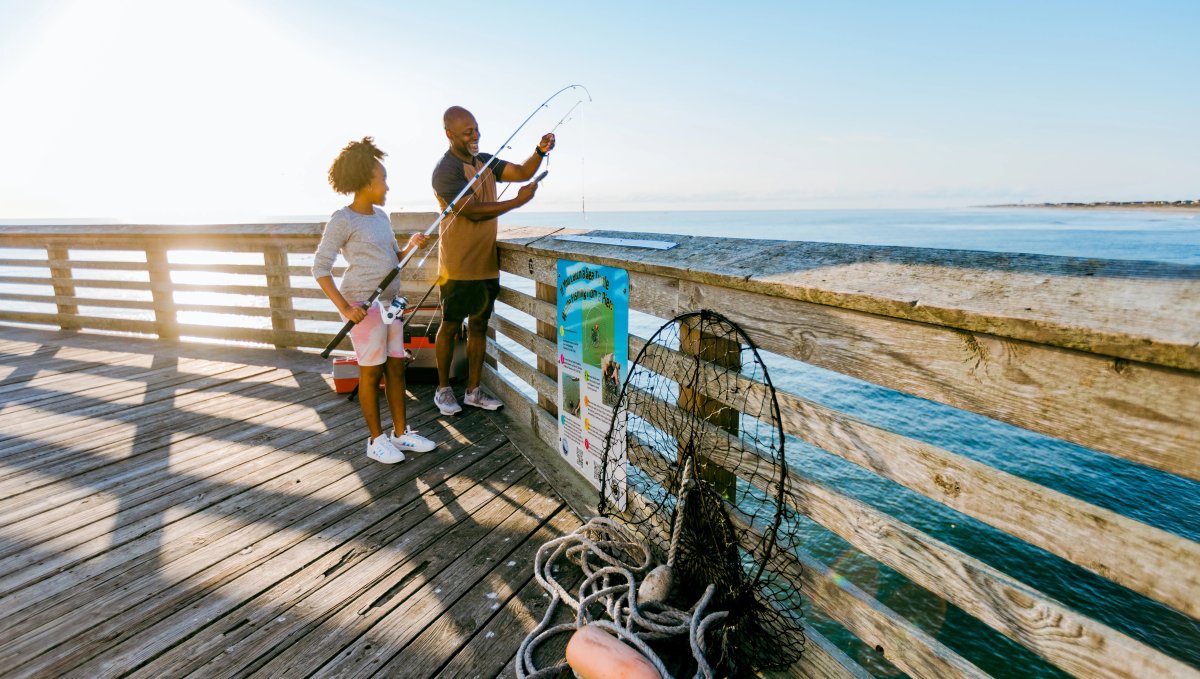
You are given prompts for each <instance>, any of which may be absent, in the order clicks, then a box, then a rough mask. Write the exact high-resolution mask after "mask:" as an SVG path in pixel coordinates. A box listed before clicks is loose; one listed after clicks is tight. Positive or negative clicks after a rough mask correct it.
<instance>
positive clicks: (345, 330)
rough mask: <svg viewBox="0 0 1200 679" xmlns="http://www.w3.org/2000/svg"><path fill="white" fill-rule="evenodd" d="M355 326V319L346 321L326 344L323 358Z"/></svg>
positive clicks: (363, 306)
mask: <svg viewBox="0 0 1200 679" xmlns="http://www.w3.org/2000/svg"><path fill="white" fill-rule="evenodd" d="M388 282H389V283H390V282H391V281H388ZM369 306H370V304H369V303H368V304H363V305H362V308H364V309H366V308H367V307H369ZM353 327H354V321H346V324H345V325H343V326H342V329H341V330H339V331H338V334H337V335H335V336H334V338H333V341H331V342H330V343H329V344H326V345H325V350H324V351H322V352H321V358H329V352H331V351H333V350H334V349H336V348H337V345H339V344H341V343H342V340H344V339H346V335H349V334H350V328H353Z"/></svg>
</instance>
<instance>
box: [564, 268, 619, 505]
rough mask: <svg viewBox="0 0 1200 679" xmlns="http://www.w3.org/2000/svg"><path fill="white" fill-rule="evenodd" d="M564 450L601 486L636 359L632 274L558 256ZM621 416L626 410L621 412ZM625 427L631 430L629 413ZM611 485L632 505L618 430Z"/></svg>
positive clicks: (612, 493)
mask: <svg viewBox="0 0 1200 679" xmlns="http://www.w3.org/2000/svg"><path fill="white" fill-rule="evenodd" d="M556 320H557V321H558V444H559V450H558V452H559V453H560V454H561V455H563V456H564V457H565V458H567V460H568V461H570V463H571V465H572V466H574V467H575V468H576V469H578V470H579V473H581V474H583V476H584V478H586V479H587V480H588V481H590V482H591V484H592V485H593V486H595V487H596V488H597V489H599V488H600V477H601V472H602V471H603V468H602V465H603V455H604V441H605V438H606V437H607V434H608V428H609V426H611V424H612V422H613V411H614V410H615V409H616V407H617V398H618V396H620V393H621V383H622V382H623V381H624V380H625V374H626V370H627V366H628V363H629V273H628V272H627V271H625V270H624V269H616V268H613V267H610V266H597V265H594V264H585V263H583V262H573V261H570V260H566V259H560V260H558V315H557V317H556ZM619 415H620V417H621V418H624V417H625V413H624V412H622V413H620V414H619ZM617 426H618V431H619V432H624V431H625V425H624V421H623V419H622V420H621V421H618V424H617ZM608 459H609V477H610V478H609V479H608V481H609V482H608V483H607V484H605V485H607V486H608V487H607V488H605V489H604V490H603V492H604V493H605V494H606V495H607V496H608V499H609V501H611V502H612V503H613V504H614V505H615V506H616V507H617V509H618V510H624V509H625V488H626V472H627V469H626V467H627V462H628V457H627V456H626V451H625V436H624V435H623V434H622V435H620V436H614V437H613V440H612V441H611V449H610V450H609V453H608Z"/></svg>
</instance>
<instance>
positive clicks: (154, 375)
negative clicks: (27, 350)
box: [0, 361, 238, 425]
mask: <svg viewBox="0 0 1200 679" xmlns="http://www.w3.org/2000/svg"><path fill="white" fill-rule="evenodd" d="M113 367H114V368H117V367H125V368H126V369H125V370H121V371H117V370H115V369H114V370H109V371H107V372H101V371H99V370H85V371H72V372H65V373H58V372H54V373H48V372H45V371H43V374H42V375H41V377H40V378H39V379H34V380H30V381H28V382H24V383H21V384H14V385H12V390H11V391H10V392H8V393H7V394H6V395H5V397H0V398H3V401H4V406H3V408H2V409H0V416H3V417H4V418H7V419H9V420H10V421H18V418H19V421H20V422H22V423H23V424H26V425H28V424H29V423H31V422H33V421H35V420H38V419H42V418H47V417H54V416H55V415H57V414H59V412H61V411H63V410H67V409H69V408H70V407H72V406H74V405H76V404H85V405H91V404H94V403H96V402H97V401H105V402H112V403H117V402H126V403H131V404H140V403H142V402H144V397H145V396H147V395H150V396H151V398H153V395H152V394H151V392H154V391H156V390H160V389H165V388H166V387H170V386H176V385H179V384H183V383H186V382H189V381H191V380H195V379H198V378H199V377H201V376H202V375H209V376H212V375H219V374H222V373H225V372H229V371H232V370H236V369H237V368H238V366H236V365H234V364H231V363H223V362H216V361H202V362H198V363H195V362H194V363H191V364H189V365H188V366H187V367H186V368H183V367H182V366H162V367H157V368H155V367H150V368H146V369H140V370H139V369H136V366H113ZM200 370H202V371H203V372H202V373H199V374H198V373H197V371H200ZM68 404H70V405H68Z"/></svg>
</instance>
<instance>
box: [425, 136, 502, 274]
mask: <svg viewBox="0 0 1200 679" xmlns="http://www.w3.org/2000/svg"><path fill="white" fill-rule="evenodd" d="M491 157H492V156H491V155H489V154H487V153H481V154H479V155H477V156H475V158H474V162H473V163H467V162H463V161H462V160H460V159H458V158H456V157H455V156H454V154H453V153H451V152H449V151H447V152H446V155H444V156H442V159H441V161H440V162H439V163H438V164H437V167H435V168H434V169H433V193H434V195H436V196H437V199H438V203H439V204H440V205H441V208H442V209H443V210H445V209H446V206H447V205H448V204H449V203H450V201H451V200H454V197H455V196H457V195H458V193H459V192H460V191H462V190H463V187H464V186H466V185H467V183H468V182H469V181H471V178H472V177H474V176H475V173H476V172H478V171H479V168H481V167H483V166H484V164H486V163H487V162H488V160H490V159H491ZM507 165H508V163H506V162H504V161H503V160H500V159H496V162H494V163H492V164H491V165H490V166H488V169H487V170H485V171H484V172H483V174H482V175H481V176H480V177H479V179H478V180H477V181H476V182H475V184H474V185H472V186H471V193H472V194H473V195H474V196H475V200H476V201H478V202H481V203H493V202H495V201H496V178H497V177H499V176H500V175H501V174H502V173H503V172H504V168H505V166H507ZM465 200H466V196H464V197H463V199H462V200H460V201H459V205H456V206H455V207H456V208H457V207H459V206H460V205H461V204H462V202H464V201H465ZM496 228H497V220H496V219H495V218H492V219H485V220H482V221H478V222H473V221H471V220H469V219H467V218H466V217H462V216H459V215H458V214H457V213H454V212H452V213H451V214H450V215H449V216H447V217H446V219H444V220H442V223H441V225H440V226H439V227H438V231H439V236H440V237H439V238H438V262H439V264H438V278H439V279H440V280H441V281H443V282H444V281H446V280H456V281H480V280H487V279H490V278H499V277H500V263H499V261H498V257H497V252H496Z"/></svg>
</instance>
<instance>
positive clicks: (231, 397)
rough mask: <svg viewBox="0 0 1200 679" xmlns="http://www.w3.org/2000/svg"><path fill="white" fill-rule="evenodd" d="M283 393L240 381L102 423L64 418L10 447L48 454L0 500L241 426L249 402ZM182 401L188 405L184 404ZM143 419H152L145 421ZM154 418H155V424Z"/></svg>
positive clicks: (7, 481)
mask: <svg viewBox="0 0 1200 679" xmlns="http://www.w3.org/2000/svg"><path fill="white" fill-rule="evenodd" d="M231 374H232V373H231ZM268 374H269V373H268ZM286 379H287V378H286V377H276V378H275V381H278V382H281V383H282V384H283V386H284V388H285V389H286V382H284V380H286ZM245 385H252V386H245ZM279 389H280V385H276V384H273V383H271V382H267V383H265V384H254V382H252V381H250V380H246V379H241V380H234V383H232V384H230V385H229V387H228V389H227V390H225V391H221V392H217V391H213V390H207V389H206V390H203V391H201V392H199V393H188V394H185V395H184V396H183V397H180V398H179V399H170V398H168V399H164V400H162V401H159V402H156V403H151V404H149V405H147V406H144V407H143V406H137V407H125V408H119V409H118V412H114V413H109V414H108V415H107V416H106V417H105V419H104V420H102V421H98V422H93V421H91V420H88V419H84V420H83V421H82V422H79V421H78V418H71V417H68V416H61V415H60V416H58V417H57V418H56V420H57V421H58V422H60V423H62V424H63V426H62V427H60V428H58V429H56V430H55V431H53V432H52V433H45V432H38V433H36V434H34V435H32V436H30V437H24V438H22V440H21V443H19V444H15V445H11V446H8V447H9V448H11V449H18V448H19V449H20V450H19V451H16V452H18V453H21V454H24V453H26V451H29V450H41V451H42V452H40V453H38V457H37V460H36V462H37V469H38V473H36V474H33V475H29V474H25V475H20V474H14V473H6V474H5V475H4V477H3V480H2V481H0V497H11V496H13V495H16V494H19V493H22V492H26V491H28V490H31V489H33V488H37V487H40V486H42V485H45V484H46V483H48V482H51V481H52V480H53V479H55V478H69V477H71V476H74V475H76V474H81V473H84V472H86V471H88V470H90V469H95V468H98V467H103V466H105V465H107V464H111V463H113V462H116V461H118V460H119V459H122V458H125V457H129V456H130V455H136V454H139V453H140V452H145V451H153V450H157V449H158V448H159V447H162V446H167V445H172V444H174V443H175V442H177V441H179V440H182V439H185V438H190V437H193V436H200V435H206V434H208V433H210V432H214V431H216V430H219V429H220V428H222V427H225V426H229V425H236V424H238V423H240V422H241V417H240V415H241V412H242V411H244V409H245V407H246V401H245V400H244V399H250V401H249V402H251V403H253V402H254V400H255V399H259V400H261V399H260V397H265V398H266V400H272V399H271V397H272V396H277V395H278V394H279ZM181 400H183V401H185V402H183V403H181V402H180V401H181ZM273 403H274V407H275V408H278V407H282V405H283V404H284V402H279V401H273ZM181 406H186V410H184V411H183V412H177V409H178V408H179V407H181ZM143 416H144V417H146V418H147V419H141V418H142V417H143ZM151 416H153V419H149V418H150V417H151ZM71 423H74V424H73V425H72V426H74V428H75V429H77V430H79V431H77V432H76V431H71V427H70V426H67V425H69V424H71ZM2 424H4V423H3V422H0V425H2ZM8 426H9V425H5V426H4V428H8ZM12 426H15V425H12ZM85 429H86V430H88V431H84V430H85ZM93 430H94V431H93ZM135 433H136V434H137V435H136V437H135V436H134V434H135ZM17 461H19V460H17ZM13 462H14V458H13V457H12V456H11V455H9V454H8V451H6V453H5V463H7V464H13ZM18 468H19V469H20V468H23V467H18Z"/></svg>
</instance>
